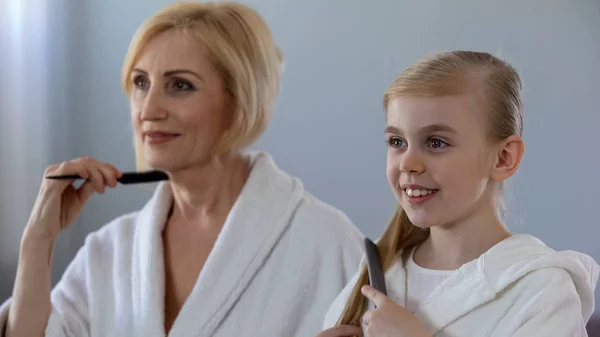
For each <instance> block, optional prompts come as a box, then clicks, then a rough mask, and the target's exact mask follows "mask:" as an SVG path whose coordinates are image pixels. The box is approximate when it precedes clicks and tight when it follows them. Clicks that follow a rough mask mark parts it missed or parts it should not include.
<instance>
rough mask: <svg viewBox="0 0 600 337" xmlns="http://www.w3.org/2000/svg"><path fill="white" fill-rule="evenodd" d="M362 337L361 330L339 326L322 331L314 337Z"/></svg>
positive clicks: (348, 326)
mask: <svg viewBox="0 0 600 337" xmlns="http://www.w3.org/2000/svg"><path fill="white" fill-rule="evenodd" d="M354 336H360V337H362V329H361V328H359V327H356V326H352V325H339V326H336V327H333V328H330V329H327V330H324V331H323V332H321V333H320V334H318V335H317V336H315V337H354Z"/></svg>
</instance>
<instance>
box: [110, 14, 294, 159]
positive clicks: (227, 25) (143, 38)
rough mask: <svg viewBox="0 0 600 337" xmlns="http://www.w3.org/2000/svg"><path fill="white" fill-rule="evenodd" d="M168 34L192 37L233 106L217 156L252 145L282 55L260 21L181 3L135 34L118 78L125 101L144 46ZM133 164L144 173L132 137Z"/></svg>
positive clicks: (266, 115) (276, 83)
mask: <svg viewBox="0 0 600 337" xmlns="http://www.w3.org/2000/svg"><path fill="white" fill-rule="evenodd" d="M170 29H179V30H182V31H185V32H187V33H190V34H192V36H194V37H195V38H197V39H198V41H201V42H202V43H204V44H205V45H206V47H207V48H208V50H209V53H210V55H209V56H210V57H211V58H212V61H213V62H214V66H215V67H216V68H217V69H218V70H219V72H220V73H221V76H222V80H223V82H224V87H225V88H224V89H225V90H226V91H227V92H228V93H230V94H231V96H232V97H233V98H234V100H235V107H236V110H235V113H234V115H233V122H232V125H231V127H230V129H229V130H227V131H226V132H225V134H223V135H222V137H221V139H220V140H219V142H218V144H217V145H216V147H215V152H216V153H222V152H227V151H229V150H231V149H234V148H237V149H241V148H244V147H247V146H249V145H251V144H252V143H253V142H254V141H256V139H257V138H258V137H259V136H260V135H261V134H262V133H263V131H264V130H265V128H266V126H267V124H268V121H269V119H270V115H271V110H272V108H273V105H274V103H275V100H276V97H277V95H278V93H279V87H280V81H281V67H282V63H283V55H282V53H281V50H280V49H279V47H278V46H277V45H276V44H275V41H274V39H273V36H272V35H271V32H270V30H269V28H268V26H267V24H266V23H265V21H264V20H263V19H262V18H261V17H260V15H259V14H258V13H257V12H256V11H255V10H253V9H251V8H250V7H248V6H245V5H242V4H238V3H233V2H205V3H202V2H179V3H175V4H173V5H170V6H168V7H165V8H163V9H162V10H161V11H159V12H158V13H156V14H155V15H153V16H152V17H150V18H149V19H148V20H146V21H145V22H144V23H143V24H142V25H141V27H140V28H139V29H138V30H137V32H136V33H135V35H134V37H133V39H132V41H131V44H130V46H129V50H128V52H127V56H126V58H125V62H124V64H123V68H122V73H121V82H122V86H123V89H124V90H125V93H126V94H127V95H130V94H131V90H132V81H131V80H130V76H131V71H132V69H133V67H134V65H135V62H136V61H137V59H138V58H139V56H140V53H141V51H142V49H143V48H144V46H145V45H146V44H147V43H148V41H150V40H151V39H152V38H153V37H155V36H156V35H158V34H160V33H162V32H165V31H167V30H170ZM134 145H135V152H136V164H137V167H138V169H142V168H144V167H145V166H146V165H145V160H144V158H143V151H142V149H141V140H140V139H139V137H138V136H137V135H134Z"/></svg>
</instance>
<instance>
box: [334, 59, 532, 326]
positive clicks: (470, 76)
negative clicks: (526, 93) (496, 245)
mask: <svg viewBox="0 0 600 337" xmlns="http://www.w3.org/2000/svg"><path fill="white" fill-rule="evenodd" d="M521 90H522V84H521V79H520V77H519V74H518V73H517V71H516V70H515V69H514V68H513V67H512V66H511V65H510V64H509V63H507V62H505V61H503V60H500V59H498V58H496V57H494V56H492V55H490V54H488V53H482V52H473V51H450V52H441V53H437V54H434V55H432V56H430V57H427V58H424V59H422V60H420V61H418V62H417V63H415V64H413V65H411V66H410V67H408V68H407V69H405V70H404V71H402V73H400V75H399V76H398V77H397V78H396V79H395V80H394V81H393V82H392V84H391V85H390V86H389V87H388V89H387V90H386V92H385V94H384V98H383V104H384V109H385V110H386V111H387V108H388V106H389V104H390V102H391V101H392V100H393V99H395V98H397V97H400V96H418V97H436V96H444V95H453V94H460V93H463V92H467V91H471V92H475V93H477V94H479V97H481V98H482V99H483V102H484V104H483V105H482V106H484V107H485V109H486V111H485V112H486V113H487V114H488V115H489V116H490V119H489V121H490V125H489V135H490V137H491V139H493V140H502V139H506V138H508V137H510V136H512V135H519V136H522V133H523V111H522V100H521ZM428 237H429V230H427V229H421V228H419V227H417V226H415V225H413V224H412V223H411V221H410V219H409V218H408V216H407V215H406V213H405V212H404V210H403V209H402V208H400V207H399V206H398V208H397V209H396V211H395V213H394V215H393V217H392V219H391V221H390V223H389V224H388V225H387V227H386V229H385V231H384V232H383V235H382V236H381V238H380V239H379V240H378V242H377V247H378V249H379V254H380V256H381V260H382V261H381V263H382V265H383V268H384V270H387V269H389V268H390V266H391V265H392V264H393V263H394V262H395V260H396V258H398V257H399V256H398V254H399V253H400V252H403V253H406V252H408V251H410V249H411V248H413V247H415V246H417V245H419V244H421V243H422V242H423V241H425V240H426V239H427V238H428ZM403 255H404V254H403ZM366 284H369V275H368V272H367V269H366V267H363V268H362V269H361V271H360V276H359V278H358V281H357V282H356V284H355V286H354V288H353V289H352V292H351V294H350V296H349V298H348V301H347V302H346V306H345V308H344V310H343V312H342V314H341V316H340V318H339V320H338V323H337V324H338V325H343V324H348V325H354V326H360V325H361V318H362V315H363V314H364V312H365V311H366V309H367V300H366V299H365V297H364V296H363V295H362V294H361V291H360V289H361V287H362V286H363V285H366Z"/></svg>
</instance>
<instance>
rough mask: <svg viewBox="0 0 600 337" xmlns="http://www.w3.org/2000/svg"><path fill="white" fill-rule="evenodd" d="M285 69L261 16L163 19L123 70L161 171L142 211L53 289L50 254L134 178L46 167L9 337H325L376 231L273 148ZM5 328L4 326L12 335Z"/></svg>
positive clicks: (196, 12) (94, 241)
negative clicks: (270, 134)
mask: <svg viewBox="0 0 600 337" xmlns="http://www.w3.org/2000/svg"><path fill="white" fill-rule="evenodd" d="M281 63H282V57H281V54H280V51H279V49H278V48H277V47H276V45H275V43H274V42H273V38H272V36H271V34H270V32H269V29H268V28H267V26H266V24H265V23H264V22H263V20H262V19H261V18H260V16H259V15H258V14H257V13H256V12H254V11H253V10H251V9H249V8H248V7H245V6H243V5H239V4H231V3H185V4H176V5H172V6H170V7H168V8H165V9H164V10H162V11H161V12H159V13H158V14H156V15H155V16H153V17H151V18H150V19H149V20H148V21H147V22H145V23H144V24H143V26H142V27H141V28H140V29H139V31H138V32H137V33H136V35H135V37H134V39H133V42H132V44H131V46H130V49H129V52H128V55H127V58H126V60H125V64H124V67H123V85H124V87H125V91H126V93H127V95H128V97H129V99H130V102H131V116H132V121H133V126H134V129H135V144H136V153H137V159H138V164H139V166H140V168H153V169H160V170H163V171H165V172H167V174H168V175H169V181H168V182H163V183H161V184H159V186H158V187H157V189H156V192H155V194H154V196H153V197H152V199H151V200H150V201H149V202H148V203H147V204H146V205H145V207H144V208H143V209H141V210H140V211H138V212H134V213H131V214H127V215H124V216H121V217H119V218H117V219H115V220H113V221H112V222H111V223H109V224H107V225H106V226H104V227H103V228H101V229H100V230H98V231H97V232H94V233H92V234H90V235H89V236H88V237H87V239H86V241H85V244H84V246H83V247H82V248H81V249H80V251H79V252H78V253H77V255H76V257H75V259H74V260H73V261H72V262H71V264H70V265H69V267H68V268H67V270H66V272H65V274H64V275H63V278H62V279H61V280H60V282H59V283H58V284H57V286H56V287H55V288H54V289H53V290H52V291H51V290H50V269H51V261H52V251H53V248H54V245H55V239H56V237H57V235H58V234H59V232H60V231H61V230H63V229H64V228H66V227H67V226H69V225H70V224H71V223H72V222H73V221H74V220H75V218H76V217H77V216H78V214H79V212H80V211H81V208H82V206H83V205H84V204H85V202H86V200H87V199H88V198H89V197H90V195H91V194H92V193H93V192H94V191H95V192H99V193H103V192H104V190H105V187H107V186H108V187H115V186H116V184H117V182H116V179H117V178H118V177H119V176H120V175H121V172H120V171H119V170H118V169H116V168H115V167H113V166H111V165H109V164H106V163H102V162H99V161H97V160H94V159H91V158H80V159H76V160H72V161H68V162H64V163H62V164H60V165H52V166H50V167H48V169H47V170H46V172H45V174H79V175H81V176H83V177H85V178H87V181H86V182H85V183H84V184H83V185H82V186H81V187H79V188H78V189H76V188H75V187H74V186H73V185H72V182H70V181H54V180H45V181H44V182H43V184H42V186H41V189H40V193H39V196H38V199H37V201H36V204H35V206H34V208H33V211H32V215H31V218H30V220H29V222H28V224H27V227H26V229H25V231H24V234H23V238H22V243H21V254H20V260H19V266H18V271H17V278H16V283H15V288H14V293H13V297H12V298H11V299H10V300H9V301H7V302H6V303H5V304H4V305H3V306H2V307H1V309H0V324H1V325H0V327H2V328H4V329H5V335H6V336H9V337H14V336H19V337H27V336H42V335H44V333H45V335H46V336H51V337H55V336H61V337H62V336H73V337H81V336H103V337H104V336H144V337H153V336H156V337H158V336H165V335H166V334H168V335H169V336H224V337H225V336H227V337H230V336H286V337H289V336H302V337H304V336H313V335H315V334H316V333H318V332H319V331H320V327H321V325H322V319H323V316H324V315H325V312H326V310H327V308H328V306H329V304H330V303H331V302H332V301H333V299H334V298H335V296H336V295H337V294H338V293H339V292H340V291H341V290H342V289H343V287H344V285H345V284H346V283H347V282H348V281H349V278H350V277H351V275H352V274H354V272H356V268H357V267H358V263H359V260H360V256H361V248H360V247H361V246H360V245H361V239H362V235H361V234H360V232H359V231H358V230H357V229H356V228H355V227H354V226H353V225H352V223H351V222H350V220H349V219H348V218H347V217H346V216H345V215H344V214H343V213H342V212H340V211H339V210H337V209H335V208H333V207H332V206H329V205H327V204H325V203H323V202H321V201H319V200H318V199H316V198H315V197H314V196H311V195H310V194H309V193H308V192H306V191H305V190H304V189H303V187H302V183H301V182H300V180H298V179H297V178H295V177H292V176H290V175H288V174H286V173H285V172H283V171H282V170H280V169H279V168H278V167H277V166H276V165H275V163H274V161H273V160H272V159H271V157H270V156H269V155H268V154H266V153H262V152H251V153H248V152H244V151H243V149H244V148H246V147H247V146H248V145H250V144H251V143H252V142H253V141H254V140H255V139H256V138H257V137H259V135H260V134H261V132H262V131H263V129H264V128H265V126H266V124H267V121H268V119H269V115H270V112H271V109H272V106H273V102H274V100H275V98H276V95H277V93H278V88H279V81H280V67H281ZM0 331H1V330H0Z"/></svg>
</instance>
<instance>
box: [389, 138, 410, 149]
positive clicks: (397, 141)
mask: <svg viewBox="0 0 600 337" xmlns="http://www.w3.org/2000/svg"><path fill="white" fill-rule="evenodd" d="M386 143H387V144H388V145H389V146H391V147H403V146H406V142H405V141H404V139H402V138H398V137H388V139H387V140H386Z"/></svg>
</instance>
